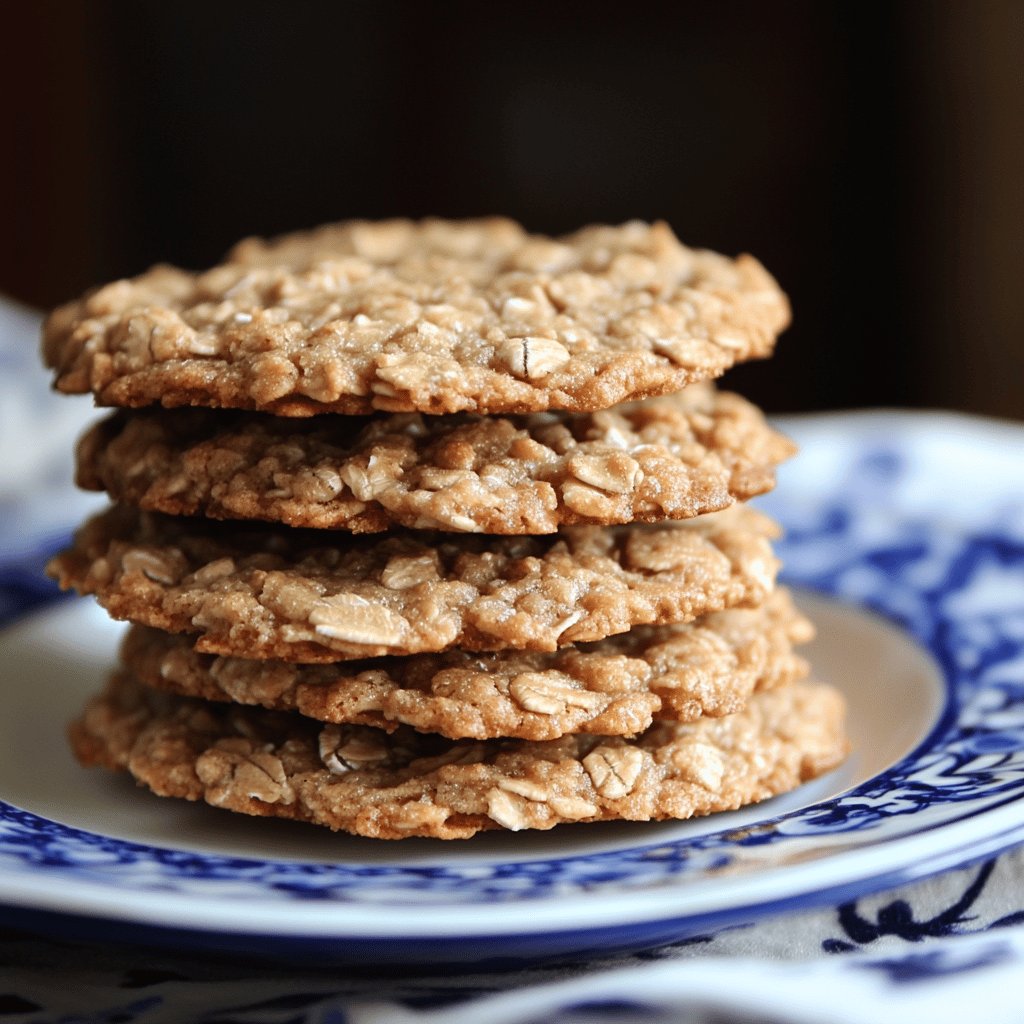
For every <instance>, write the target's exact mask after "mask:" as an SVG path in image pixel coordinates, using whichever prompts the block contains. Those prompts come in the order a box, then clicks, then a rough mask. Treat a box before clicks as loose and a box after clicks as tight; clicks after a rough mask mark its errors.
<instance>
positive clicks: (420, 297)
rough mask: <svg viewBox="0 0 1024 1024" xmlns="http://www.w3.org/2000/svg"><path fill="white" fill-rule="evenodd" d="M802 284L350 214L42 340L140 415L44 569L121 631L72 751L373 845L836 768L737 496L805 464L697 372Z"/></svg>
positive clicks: (653, 239)
mask: <svg viewBox="0 0 1024 1024" xmlns="http://www.w3.org/2000/svg"><path fill="white" fill-rule="evenodd" d="M787 321H788V306H787V303H786V299H785V297H784V295H783V294H782V293H781V292H780V290H779V288H778V286H777V285H776V284H775V282H774V281H773V280H772V278H771V277H770V276H769V275H768V273H767V272H766V271H765V270H764V269H763V268H762V267H761V266H760V264H758V263H757V262H756V261H755V260H753V259H752V258H750V257H741V258H739V259H737V260H730V259H727V258H725V257H722V256H718V255H716V254H713V253H709V252H703V251H694V250H690V249H688V248H686V247H684V246H683V245H681V244H680V243H679V242H678V240H677V239H676V238H675V236H674V235H673V234H672V232H671V231H670V230H669V228H668V227H666V226H665V225H664V224H655V225H647V224H641V223H630V224H626V225H623V226H621V227H592V228H587V229H584V230H582V231H579V232H577V233H576V234H574V235H571V236H569V237H566V238H562V239H558V240H554V239H549V238H543V237H538V236H534V235H529V234H527V233H526V232H524V231H523V230H522V229H521V228H520V227H519V226H518V225H516V224H513V223H511V222H509V221H505V220H498V219H493V220H485V221H470V222H454V223H453V222H445V221H438V220H431V221H424V222H419V223H414V222H409V221H389V222H384V223H376V224H373V223H365V222H353V223H347V224H342V225H334V226H328V227H324V228H321V229H318V230H316V231H312V232H308V233H304V234H298V235H293V236H288V237H285V238H282V239H278V240H273V241H262V240H248V241H245V242H243V243H241V244H240V245H238V246H237V247H236V248H235V249H234V250H233V251H232V252H231V254H230V255H229V257H228V258H227V259H226V261H225V262H224V263H223V264H221V265H220V266H217V267H215V268H213V269H212V270H209V271H207V272H205V273H202V274H191V273H186V272H184V271H181V270H177V269H174V268H171V267H157V268H154V269H153V270H151V271H149V272H148V273H146V274H144V275H142V276H141V277H138V278H136V279H134V280H131V281H119V282H116V283H115V284H111V285H108V286H107V287H105V288H101V289H100V290H98V291H96V292H94V293H92V294H90V295H88V296H86V297H84V298H83V299H81V300H80V301H78V302H75V303H73V304H70V305H68V306H66V307H64V308H62V309H60V310H58V311H57V312H55V313H54V314H53V315H52V316H51V318H50V319H49V321H48V323H47V325H46V328H45V336H44V351H45V356H46V360H47V362H48V363H49V364H50V365H51V366H53V367H54V368H55V369H56V371H57V387H58V388H59V389H61V390H63V391H67V392H73V393H79V392H90V391H91V392H92V393H93V394H94V395H95V396H96V399H97V401H98V402H99V403H101V404H103V405H111V406H117V407H120V408H119V409H118V410H117V411H116V412H114V413H113V415H111V416H110V418H108V419H106V420H104V421H103V422H101V423H99V424H98V425H97V426H96V427H95V428H93V429H92V430H91V431H90V432H89V433H88V434H87V435H86V436H85V437H84V438H83V439H82V442H81V444H80V446H79V452H78V481H79V483H80V484H81V485H82V486H84V487H87V488H91V489H97V490H105V491H107V492H108V493H109V494H110V496H111V498H112V499H113V501H114V504H113V505H112V506H111V508H110V509H108V510H107V511H106V512H104V513H102V514H100V515H99V516H97V517H95V518H94V519H92V520H90V521H89V522H88V523H86V524H85V526H83V527H82V529H81V530H80V531H79V533H78V535H77V537H76V538H75V541H74V544H73V546H72V547H71V548H70V549H69V550H68V551H66V552H64V553H63V554H61V555H59V556H58V557H57V558H56V559H54V561H53V563H52V565H51V572H52V574H53V575H54V576H56V578H57V579H58V580H59V581H60V582H61V585H62V586H65V587H74V588H75V589H76V590H78V591H79V592H81V593H83V594H95V595H96V596H97V598H98V599H99V601H100V603H101V604H102V605H103V606H104V607H105V608H106V609H107V610H108V611H109V612H110V614H111V615H112V616H114V617H115V618H119V619H127V620H130V621H131V622H132V623H133V625H132V627H131V629H130V631H129V632H128V634H127V636H126V639H125V642H124V645H123V647H122V651H121V665H120V667H119V668H118V670H117V671H116V672H115V674H114V675H113V677H112V679H111V680H110V682H109V684H108V686H107V688H106V690H105V691H104V692H103V693H102V694H101V695H99V696H98V697H96V698H95V699H93V700H92V701H91V702H90V703H89V705H88V706H87V708H86V709H85V711H84V712H83V714H82V716H81V717H80V718H79V720H78V721H76V722H75V723H74V724H73V726H72V728H71V740H72V744H73V747H74V750H75V753H76V755H77V756H78V758H79V759H80V760H81V761H82V762H83V763H84V764H88V765H93V764H101V765H106V766H107V767H110V768H115V769H126V770H127V771H129V772H131V773H132V775H134V776H135V778H136V779H138V780H139V782H140V783H142V784H144V785H145V786H148V787H149V788H150V789H151V790H153V792H155V793H158V794H160V795H164V796H176V797H183V798H186V799H190V800H196V799H204V800H206V801H207V802H209V803H211V804H213V805H216V806H219V807H223V808H226V809H228V810H233V811H239V812H243V813H246V814H256V815H271V816H277V817H283V818H292V819H299V820H303V821H310V822H315V823H317V824H321V825H326V826H328V827H329V828H332V829H341V830H345V831H348V832H353V833H356V834H359V835H364V836H373V837H379V838H388V839H394V838H402V837H407V836H431V837H437V838H442V839H457V838H465V837H468V836H471V835H473V834H474V833H476V832H478V831H480V830H482V829H495V828H504V829H511V830H519V829H547V828H550V827H552V826H554V825H556V824H559V823H562V822H584V821H604V820H613V819H628V820H635V821H641V820H642V821H646V820H654V819H666V818H672V819H681V818H688V817H691V816H693V815H701V814H707V813H710V812H714V811H718V810H724V809H734V808H737V807H741V806H743V805H745V804H748V803H751V802H754V801H758V800H762V799H765V798H767V797H770V796H772V795H774V794H777V793H780V792H782V791H785V790H787V789H790V788H792V787H794V786H796V785H798V784H799V783H800V782H802V781H804V780H806V779H808V778H810V777H813V776H814V775H816V774H818V773H820V772H822V771H825V770H827V769H829V768H831V767H833V766H834V765H836V764H837V763H838V762H839V761H840V760H841V759H842V757H843V756H844V754H845V751H846V740H845V737H844V734H843V725H842V717H843V708H842V700H841V698H840V697H839V696H838V694H836V693H835V692H834V691H833V690H831V689H829V688H827V687H824V686H820V685H815V684H811V683H807V682H806V681H804V677H805V676H806V674H807V665H806V663H805V661H804V660H803V659H802V658H801V657H800V656H799V654H798V653H796V651H795V647H796V646H797V645H798V644H799V643H800V642H802V641H805V640H807V639H808V638H809V637H810V634H811V626H810V624H809V623H808V622H807V620H806V619H805V618H804V617H803V616H802V615H801V614H800V613H799V612H798V611H797V610H796V609H795V608H794V606H793V603H792V601H791V600H790V597H789V595H788V594H787V593H786V592H785V591H784V590H783V589H781V588H777V587H776V586H775V576H776V571H777V568H778V565H777V562H776V560H775V558H774V556H773V553H772V550H771V547H770V541H771V538H772V537H773V535H774V533H775V526H774V525H773V524H772V523H771V522H770V521H769V520H768V519H767V518H765V517H764V516H763V515H761V514H760V513H758V512H756V511H754V510H752V509H750V508H749V507H747V506H746V505H744V504H743V501H744V499H747V498H749V497H752V496H753V495H756V494H758V493H762V492H764V491H766V490H768V489H769V488H770V487H771V486H772V485H773V484H774V479H775V477H774V474H775V468H776V466H777V464H778V463H779V462H780V461H781V460H783V459H784V458H786V457H788V456H789V455H791V454H792V447H791V445H790V443H789V442H788V441H787V440H786V439H785V438H783V437H781V436H780V435H779V434H777V433H776V432H775V431H773V430H772V429H771V428H770V427H769V426H768V425H767V424H766V423H765V420H764V418H763V416H762V415H761V413H760V412H759V411H758V410H757V409H756V408H754V407H753V406H751V405H750V404H749V403H747V402H745V401H744V400H743V399H741V398H739V397H737V396H735V395H731V394H728V393H725V392H720V391H717V390H715V389H714V387H713V386H712V385H711V384H710V383H708V381H709V380H711V379H712V378H714V377H716V376H718V375H719V374H721V373H722V372H723V371H724V370H726V369H727V368H728V367H729V366H730V365H732V364H733V363H735V362H737V361H740V360H745V359H749V358H755V357H765V356H767V355H769V354H770V352H771V350H772V348H773V346H774V342H775V338H776V336H777V334H778V332H779V331H780V330H781V329H782V328H783V327H785V325H786V323H787Z"/></svg>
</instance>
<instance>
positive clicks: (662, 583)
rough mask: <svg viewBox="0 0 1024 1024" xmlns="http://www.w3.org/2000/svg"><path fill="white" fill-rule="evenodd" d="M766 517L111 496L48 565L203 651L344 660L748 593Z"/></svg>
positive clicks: (569, 631) (766, 557)
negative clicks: (215, 504)
mask: <svg viewBox="0 0 1024 1024" xmlns="http://www.w3.org/2000/svg"><path fill="white" fill-rule="evenodd" d="M776 531H777V528H776V526H775V524H774V523H772V522H771V520H769V519H767V518H766V517H765V516H763V515H761V514H760V513H757V512H755V511H753V510H752V509H749V508H747V507H746V506H742V505H737V506H734V507H733V508H730V509H726V510H725V511H724V512H715V513H712V514H711V515H710V516H701V517H700V518H698V519H693V520H687V521H686V522H683V523H669V524H663V525H659V526H620V527H611V528H602V527H597V526H576V527H568V528H566V529H565V530H564V531H563V532H562V533H560V534H554V535H551V536H547V537H484V536H479V535H475V534H461V535H459V534H431V533H427V532H413V533H393V534H385V535H383V536H382V537H381V538H374V539H372V540H369V541H367V540H360V539H359V538H358V537H355V536H353V535H352V534H338V533H327V532H325V531H323V530H308V531H307V530H281V529H280V528H275V527H273V526H264V525H262V524H250V523H218V522H214V521H211V520H201V519H184V518H174V517H169V516H162V515H160V514H159V513H155V512H139V511H138V510H136V509H133V508H130V507H127V506H114V507H112V508H110V509H108V510H107V511H106V512H104V513H101V514H100V515H98V516H94V517H93V518H92V519H90V520H89V521H88V522H87V523H86V524H85V525H84V526H83V527H82V529H81V530H79V532H78V534H77V535H76V537H75V543H74V545H73V546H72V547H71V548H70V549H69V550H67V551H65V552H64V553H62V554H60V555H58V556H57V557H56V558H54V559H53V560H52V561H51V563H50V566H49V570H48V571H50V572H51V574H52V575H54V576H55V577H56V578H57V579H58V580H59V581H60V584H61V586H62V587H74V588H75V589H76V590H78V591H80V592H81V593H84V594H90V593H94V594H96V595H97V597H98V599H99V601H100V604H102V605H103V607H104V608H106V609H107V611H108V612H110V614H111V615H113V616H114V618H125V619H130V620H132V621H133V622H141V623H143V624H145V625H149V626H155V627H156V628H158V629H164V630H169V631H170V632H172V633H199V634H200V635H199V637H198V639H197V640H196V648H197V649H198V650H200V651H204V652H208V653H212V654H232V655H237V656H242V657H250V658H281V659H283V660H286V661H302V662H318V661H342V660H345V659H347V658H366V657H379V656H381V655H385V654H416V653H421V652H427V651H442V650H447V649H448V648H451V647H462V648H464V649H466V650H502V649H505V648H519V649H526V650H548V651H550V650H555V648H556V647H558V646H559V645H565V644H568V643H572V642H576V641H588V640H600V639H602V638H603V637H605V636H610V635H611V634H614V633H622V632H625V631H626V630H628V629H630V628H631V627H632V626H636V625H643V624H652V625H654V624H659V623H666V622H683V621H689V620H692V619H694V618H696V617H697V616H698V615H702V614H705V613H707V612H713V611H719V610H721V609H723V608H727V607H733V606H737V605H739V606H743V605H747V606H749V605H756V604H759V603H760V602H761V601H763V600H764V599H765V597H767V595H768V593H769V592H770V591H771V589H772V587H773V585H774V577H775V573H776V570H777V568H778V565H777V562H776V559H775V557H774V555H773V554H772V551H771V547H770V545H769V542H768V537H769V536H772V535H774V534H775V532H776Z"/></svg>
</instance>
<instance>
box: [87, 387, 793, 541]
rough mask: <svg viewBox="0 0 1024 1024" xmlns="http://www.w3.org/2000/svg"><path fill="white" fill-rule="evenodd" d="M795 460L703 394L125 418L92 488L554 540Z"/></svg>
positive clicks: (228, 509)
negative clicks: (551, 404)
mask: <svg viewBox="0 0 1024 1024" xmlns="http://www.w3.org/2000/svg"><path fill="white" fill-rule="evenodd" d="M794 451H795V446H794V445H793V443H792V442H791V441H788V440H787V439H786V438H784V437H783V436H782V435H781V434H779V433H776V432H775V431H774V430H772V429H770V428H769V426H768V425H767V423H765V420H764V417H763V415H762V414H761V412H760V411H759V410H758V409H756V408H755V407H754V406H752V404H751V403H750V402H748V401H744V400H743V399H742V398H740V397H739V396H738V395H734V394H729V393H717V392H716V391H714V390H713V389H712V388H711V387H706V386H702V385H694V386H693V387H690V388H687V389H686V390H685V391H683V392H681V393H680V394H678V395H669V396H666V397H662V398H651V399H648V400H647V401H643V402H637V403H635V404H632V406H625V407H621V408H618V409H615V410H608V411H605V412H601V413H591V414H581V415H579V416H566V415H564V414H554V413H535V414H534V415H531V416H526V417H517V418H509V417H505V418H500V417H489V418H487V417H477V416H470V415H456V416H452V417H423V416H421V415H419V414H394V415H391V416H386V417H378V418H373V419H370V420H362V419H354V420H353V419H352V418H350V417H318V418H316V419H313V420H294V419H293V420H289V419H284V418H282V417H269V416H264V415H262V414H259V413H230V412H226V411H223V410H221V411H213V410H202V409H190V410H169V411H165V410H161V411H156V412H151V411H143V412H135V413H123V412H122V413H117V414H115V415H114V416H113V417H111V418H109V419H106V420H104V421H102V422H101V423H99V424H97V425H96V426H95V427H93V428H92V429H91V430H90V431H89V432H88V433H87V434H86V435H85V436H84V437H83V438H82V441H81V443H80V444H79V451H78V483H79V485H80V486H83V487H86V488H89V489H92V490H106V492H108V493H109V494H110V495H111V497H112V498H114V499H116V500H118V501H124V502H128V503H130V504H132V505H138V506H139V507H141V508H145V509H151V510H154V511H158V512H167V513H170V514H172V515H196V514H202V515H206V516H212V517H214V518H217V519H259V520H268V521H280V522H285V523H287V524H288V525H290V526H309V527H314V528H318V529H324V528H343V529H349V530H352V531H354V532H376V531H379V530H384V529H388V528H390V527H391V526H393V525H402V526H408V527H413V528H421V529H422V528H427V529H442V530H453V531H460V532H484V534H512V535H522V534H551V532H554V531H555V530H556V529H557V528H558V527H559V526H561V525H570V524H577V523H594V524H609V523H623V522H656V521H659V520H663V519H685V518H690V517H692V516H696V515H701V514H703V513H706V512H714V511H716V510H717V509H722V508H725V507H727V506H728V505H731V504H732V503H733V502H734V501H735V500H737V499H740V500H742V499H745V498H751V497H753V496H755V495H758V494H762V493H764V492H765V490H768V489H770V488H771V487H772V486H773V485H774V482H775V472H774V471H775V466H776V465H777V464H778V463H779V462H781V461H782V460H783V459H785V458H787V457H790V456H791V455H792V454H793V453H794Z"/></svg>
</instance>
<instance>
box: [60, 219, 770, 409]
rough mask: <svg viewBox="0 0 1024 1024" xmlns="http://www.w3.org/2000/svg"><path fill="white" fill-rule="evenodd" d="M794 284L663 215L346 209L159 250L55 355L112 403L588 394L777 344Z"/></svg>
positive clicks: (554, 405) (484, 403)
mask: <svg viewBox="0 0 1024 1024" xmlns="http://www.w3.org/2000/svg"><path fill="white" fill-rule="evenodd" d="M788 322H789V307H788V304H787V301H786V298H785V296H784V295H783V294H782V292H781V291H780V290H779V287H778V285H777V284H776V283H775V281H774V280H773V279H772V278H771V276H770V275H769V274H768V272H767V271H766V270H765V269H764V268H763V267H762V266H761V265H760V264H759V263H758V262H757V261H756V260H755V259H753V257H750V256H741V257H739V258H738V259H736V260H731V259H727V258H726V257H724V256H719V255H717V254H715V253H711V252H705V251H701V250H693V249H688V248H686V247H685V246H683V245H681V244H680V243H679V241H678V240H677V239H676V237H675V236H674V235H673V233H672V231H671V229H670V228H669V227H668V226H667V225H665V224H654V225H648V224H643V223H640V222H638V221H634V222H631V223H628V224H624V225H622V226H620V227H590V228H585V229H583V230H581V231H578V232H576V233H575V234H573V235H569V236H567V237H565V238H563V239H559V240H555V239H550V238H544V237H541V236H537V235H528V234H526V232H524V231H523V229H522V228H520V227H519V226H518V225H517V224H514V223H512V222H511V221H507V220H500V219H493V220H478V221H463V222H446V221H440V220H427V221H423V222H420V223H414V222H412V221H404V220H395V221H385V222H382V223H376V224H374V223H366V222H351V223H346V224H341V225H332V226H328V227H324V228H320V229H318V230H316V231H311V232H306V233H302V234H297V235H289V236H286V237H284V238H282V239H278V240H274V241H269V242H268V241H262V240H259V239H250V240H248V241H245V242H242V243H241V244H240V245H238V246H237V247H236V248H235V250H234V251H233V252H232V253H231V254H230V256H229V258H228V260H227V262H225V263H223V264H222V265H220V266H218V267H215V268H213V269H212V270H209V271H207V272H205V273H202V274H191V273H187V272H185V271H183V270H178V269H176V268H173V267H168V266H159V267H154V268H153V269H152V270H150V271H149V272H147V273H145V274H143V275H142V276H140V277H137V278H134V279H132V280H123V281H117V282H115V283H113V284H110V285H107V286H106V287H104V288H101V289H99V290H98V291H95V292H93V293H91V294H89V295H87V296H85V297H84V298H82V299H80V300H78V301H77V302H73V303H70V304H68V305H66V306H64V307H62V308H60V309H58V310H56V311H55V312H54V313H53V314H52V315H51V316H50V318H49V320H48V321H47V323H46V325H45V327H44V332H43V353H44V358H45V359H46V362H47V364H48V365H49V366H51V367H53V368H54V369H55V370H56V385H57V387H58V388H59V389H60V390H62V391H66V392H72V393H81V392H89V391H91V392H93V394H94V395H95V396H96V398H97V400H98V401H99V402H100V403H101V404H104V405H118V406H144V405H151V404H154V403H161V404H163V405H164V406H168V407H170V406H179V405H205V406H217V407H222V408H236V409H255V410H260V411H264V412H272V413H275V414H277V415H285V416H308V415H310V414H312V413H320V412H341V413H365V412H370V411H371V410H374V409H381V410H384V411H387V412H424V413H452V412H463V411H465V412H478V413H501V412H520V413H521V412H537V411H542V410H546V409H567V410H573V411H579V412H591V411H595V410H598V409H606V408H608V407H610V406H612V405H614V404H616V403H618V402H623V401H627V400H630V399H635V398H644V397H649V396H651V395H660V394H666V393H668V392H670V391H678V390H680V389H681V388H683V387H684V386H685V385H687V384H690V383H692V382H693V381H695V380H705V379H710V378H712V377H717V376H718V375H719V374H721V373H722V372H723V371H724V370H726V369H728V368H729V367H730V366H732V365H733V364H734V363H737V362H740V361H743V360H746V359H751V358H759V357H764V356H767V355H769V354H770V353H771V350H772V348H773V346H774V343H775V338H776V336H777V335H778V333H779V332H780V331H781V330H782V329H783V328H784V327H785V326H786V325H787V323H788Z"/></svg>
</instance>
